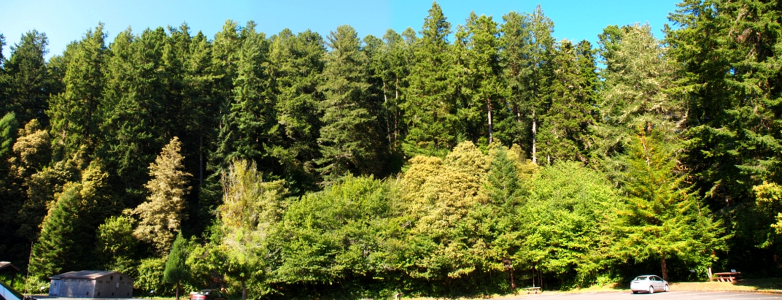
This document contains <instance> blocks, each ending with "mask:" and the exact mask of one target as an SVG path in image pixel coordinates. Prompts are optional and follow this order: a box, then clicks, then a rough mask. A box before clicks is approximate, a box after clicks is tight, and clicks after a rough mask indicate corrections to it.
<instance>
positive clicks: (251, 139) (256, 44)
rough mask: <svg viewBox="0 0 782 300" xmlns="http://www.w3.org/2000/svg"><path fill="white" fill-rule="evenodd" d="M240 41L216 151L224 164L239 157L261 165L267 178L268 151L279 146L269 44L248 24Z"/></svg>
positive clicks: (271, 166) (271, 162)
mask: <svg viewBox="0 0 782 300" xmlns="http://www.w3.org/2000/svg"><path fill="white" fill-rule="evenodd" d="M242 38H243V44H242V47H241V49H240V50H239V53H238V55H239V61H238V62H237V63H238V66H237V68H238V69H237V77H236V78H235V79H234V82H233V86H234V90H233V95H234V99H233V101H232V102H231V104H230V110H229V111H230V112H229V113H228V115H226V118H225V119H224V120H225V124H224V126H225V128H224V129H223V131H221V132H220V136H219V139H220V142H221V149H220V150H221V151H224V154H223V155H224V157H225V159H226V160H227V161H230V160H233V159H239V158H241V159H250V160H254V161H259V162H262V166H263V167H264V168H265V169H264V171H267V172H268V173H269V175H271V174H272V171H275V170H276V169H275V168H274V167H275V165H277V163H276V162H275V161H274V160H273V159H272V157H270V152H271V151H270V150H271V148H273V146H274V145H275V144H277V143H279V126H277V121H276V112H275V111H274V97H273V95H272V91H273V90H272V88H273V86H272V85H273V82H272V79H271V78H270V77H269V74H268V72H269V71H268V69H269V59H268V55H269V42H268V40H266V36H265V35H264V34H263V33H259V32H256V31H255V23H252V22H250V23H248V24H247V27H245V28H244V29H243V30H242Z"/></svg>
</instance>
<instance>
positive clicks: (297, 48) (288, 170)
mask: <svg viewBox="0 0 782 300" xmlns="http://www.w3.org/2000/svg"><path fill="white" fill-rule="evenodd" d="M325 54H326V49H325V46H324V44H323V38H322V37H321V36H320V35H319V34H318V33H316V32H312V31H309V30H308V31H305V32H301V33H299V34H297V35H294V34H293V33H292V32H291V31H290V30H288V29H285V30H283V31H281V32H280V33H279V34H277V36H275V37H272V45H271V50H270V53H269V60H270V61H271V68H272V74H271V76H272V77H273V78H275V80H274V83H275V87H274V88H275V97H276V99H275V111H276V112H277V116H276V119H277V122H279V124H280V127H281V128H280V131H281V134H282V136H283V138H282V139H283V140H282V143H281V144H280V145H276V146H275V148H274V149H273V151H272V155H273V156H274V157H275V158H277V159H278V160H279V162H280V163H281V164H282V165H283V166H284V168H285V181H286V182H287V183H288V184H289V185H290V186H291V188H292V190H291V193H293V194H297V193H301V192H303V191H304V190H312V189H314V188H315V187H314V185H315V183H316V181H317V175H318V174H317V170H316V165H315V160H316V159H317V158H318V157H319V156H320V151H319V150H320V149H319V147H318V144H317V140H318V139H317V138H318V136H319V134H320V127H321V124H320V113H319V112H318V102H319V101H321V100H322V99H323V94H322V93H321V92H320V91H319V90H318V85H320V80H321V79H322V77H321V73H322V72H323V64H324V60H323V57H324V55H325ZM296 187H298V188H299V189H301V190H300V191H296V190H295V189H296Z"/></svg>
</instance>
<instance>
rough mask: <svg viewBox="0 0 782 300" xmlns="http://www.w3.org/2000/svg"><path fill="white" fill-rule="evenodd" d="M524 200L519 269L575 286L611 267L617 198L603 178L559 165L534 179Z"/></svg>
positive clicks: (573, 164) (570, 165)
mask: <svg viewBox="0 0 782 300" xmlns="http://www.w3.org/2000/svg"><path fill="white" fill-rule="evenodd" d="M524 198H525V200H524V202H525V203H524V205H523V206H522V207H521V208H520V209H518V210H517V211H516V213H517V214H518V216H519V219H518V220H517V222H519V223H518V224H520V225H519V227H520V232H521V233H520V235H521V238H520V239H519V242H520V245H519V246H518V247H519V248H518V249H519V252H518V253H516V254H515V258H516V260H518V261H519V264H520V265H521V266H524V267H527V268H532V269H535V270H537V271H539V272H541V273H544V274H545V273H548V274H557V275H556V276H557V277H560V278H563V280H565V281H567V283H566V284H571V285H573V286H579V287H583V286H588V285H589V284H591V283H592V282H594V280H596V278H597V276H598V275H600V274H601V273H603V272H605V271H606V269H608V268H609V267H610V266H612V262H613V259H614V256H613V255H614V254H613V253H612V252H611V248H610V247H611V246H613V245H614V243H613V234H612V233H613V232H614V230H615V228H614V227H613V224H614V222H615V220H616V219H617V213H616V211H615V210H614V209H615V208H616V207H617V206H618V205H620V204H621V198H620V197H619V196H618V195H617V192H616V190H615V189H614V188H613V187H612V185H611V184H610V182H609V181H608V180H607V179H606V177H605V176H604V175H603V174H601V173H599V172H596V171H593V170H590V169H588V168H585V167H584V166H583V165H582V164H580V163H576V162H558V163H555V164H554V165H553V166H550V167H547V168H543V169H542V170H541V171H540V173H538V174H537V176H534V177H533V179H532V180H531V181H530V183H529V186H528V189H527V190H526V192H525V197H524ZM565 274H574V275H575V276H572V275H570V276H569V278H568V279H564V275H565Z"/></svg>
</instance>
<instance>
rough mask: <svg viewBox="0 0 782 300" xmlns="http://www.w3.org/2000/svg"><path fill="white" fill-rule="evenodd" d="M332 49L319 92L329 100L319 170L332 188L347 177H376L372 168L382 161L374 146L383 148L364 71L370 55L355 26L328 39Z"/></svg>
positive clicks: (343, 28)
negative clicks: (380, 145) (372, 112)
mask: <svg viewBox="0 0 782 300" xmlns="http://www.w3.org/2000/svg"><path fill="white" fill-rule="evenodd" d="M327 39H328V46H329V47H330V48H332V51H331V52H329V53H328V54H327V56H326V65H325V67H324V69H323V80H322V83H323V84H322V85H321V86H319V87H318V89H319V90H321V91H322V92H323V94H324V97H325V100H324V101H323V102H321V105H320V107H319V109H320V111H321V112H322V114H323V115H322V117H321V122H322V124H323V127H321V129H320V138H318V142H319V144H320V152H321V156H322V157H321V158H320V159H318V161H317V162H318V164H319V165H320V166H321V167H320V168H319V169H318V170H319V171H320V173H321V174H322V176H323V179H324V181H325V183H327V184H328V183H331V182H333V181H334V180H336V179H337V178H339V177H341V176H342V175H345V174H347V173H348V172H353V173H357V174H371V173H375V172H377V171H376V170H375V169H373V168H374V167H377V165H376V164H374V163H373V161H374V160H375V159H378V158H380V156H379V153H377V151H375V148H374V145H375V144H376V143H378V142H379V141H378V140H379V139H381V138H382V137H381V136H379V134H378V132H377V119H376V117H375V116H373V115H371V114H370V108H369V106H370V103H368V102H369V97H368V96H369V95H368V92H369V87H370V86H369V83H367V82H366V80H367V74H366V68H365V67H364V66H365V65H366V63H367V57H366V55H365V54H364V53H363V52H361V48H360V46H361V45H360V43H361V41H360V40H359V39H358V37H357V36H356V31H355V30H354V29H353V28H352V27H350V26H340V27H339V28H337V31H336V32H333V31H332V32H331V34H330V35H329V36H328V38H327Z"/></svg>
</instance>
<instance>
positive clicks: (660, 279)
mask: <svg viewBox="0 0 782 300" xmlns="http://www.w3.org/2000/svg"><path fill="white" fill-rule="evenodd" d="M654 281H663V280H662V278H660V277H657V276H654Z"/></svg>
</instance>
